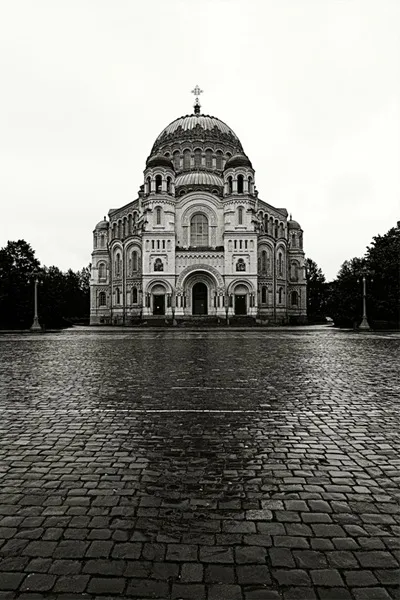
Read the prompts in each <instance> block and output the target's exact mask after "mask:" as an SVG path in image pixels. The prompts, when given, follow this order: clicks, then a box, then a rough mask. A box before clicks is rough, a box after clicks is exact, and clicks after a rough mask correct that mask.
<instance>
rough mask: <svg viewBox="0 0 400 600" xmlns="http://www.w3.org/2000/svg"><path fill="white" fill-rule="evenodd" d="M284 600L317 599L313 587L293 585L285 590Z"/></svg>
mask: <svg viewBox="0 0 400 600" xmlns="http://www.w3.org/2000/svg"><path fill="white" fill-rule="evenodd" d="M283 598H284V600H317V596H316V595H315V592H314V590H313V588H311V587H292V588H289V589H288V590H284V591H283Z"/></svg>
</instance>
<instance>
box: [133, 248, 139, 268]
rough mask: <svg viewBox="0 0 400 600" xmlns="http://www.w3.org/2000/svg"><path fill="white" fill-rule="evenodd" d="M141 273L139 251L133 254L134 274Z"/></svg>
mask: <svg viewBox="0 0 400 600" xmlns="http://www.w3.org/2000/svg"><path fill="white" fill-rule="evenodd" d="M136 271H139V254H138V251H137V250H134V251H133V252H132V273H136Z"/></svg>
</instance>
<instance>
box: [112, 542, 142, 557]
mask: <svg viewBox="0 0 400 600" xmlns="http://www.w3.org/2000/svg"><path fill="white" fill-rule="evenodd" d="M141 552H142V544H137V543H131V542H126V543H122V544H118V543H117V544H114V548H113V549H112V552H111V556H112V558H126V559H135V558H139V557H140V554H141Z"/></svg>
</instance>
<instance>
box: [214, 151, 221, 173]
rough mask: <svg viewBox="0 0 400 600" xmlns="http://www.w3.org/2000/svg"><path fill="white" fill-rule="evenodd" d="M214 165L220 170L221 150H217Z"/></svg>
mask: <svg viewBox="0 0 400 600" xmlns="http://www.w3.org/2000/svg"><path fill="white" fill-rule="evenodd" d="M215 166H216V168H217V169H218V170H219V171H222V152H221V150H218V152H217V155H216V165H215Z"/></svg>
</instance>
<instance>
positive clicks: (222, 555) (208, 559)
mask: <svg viewBox="0 0 400 600" xmlns="http://www.w3.org/2000/svg"><path fill="white" fill-rule="evenodd" d="M171 560H173V559H171ZM193 560H195V559H193ZM200 561H201V562H205V563H233V562H234V560H233V549H232V548H226V547H224V546H210V547H208V546H203V547H202V548H200Z"/></svg>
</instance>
